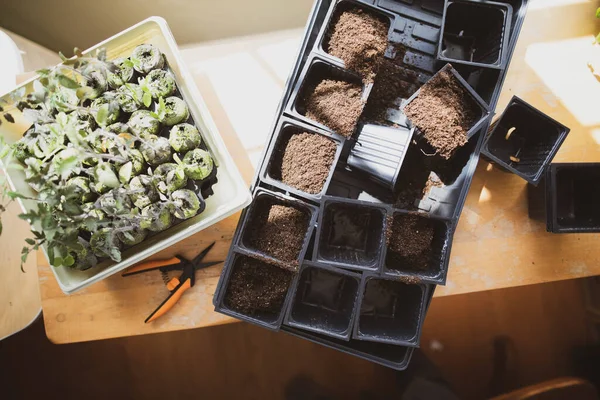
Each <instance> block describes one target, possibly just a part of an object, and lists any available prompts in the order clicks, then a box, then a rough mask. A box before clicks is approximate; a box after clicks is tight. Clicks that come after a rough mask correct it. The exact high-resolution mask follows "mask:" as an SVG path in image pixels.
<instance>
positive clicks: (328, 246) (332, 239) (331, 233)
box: [313, 196, 387, 272]
mask: <svg viewBox="0 0 600 400" xmlns="http://www.w3.org/2000/svg"><path fill="white" fill-rule="evenodd" d="M386 215H387V209H386V208H385V207H382V206H381V205H377V204H373V203H370V202H364V201H358V200H349V199H342V198H337V197H329V196H324V197H323V198H322V201H321V209H320V212H319V222H318V229H317V236H316V239H315V249H314V255H313V259H314V260H315V261H318V262H322V263H326V264H329V265H335V266H337V267H340V268H346V269H351V270H357V271H377V272H378V271H380V269H381V256H382V254H383V245H384V242H385V229H386Z"/></svg>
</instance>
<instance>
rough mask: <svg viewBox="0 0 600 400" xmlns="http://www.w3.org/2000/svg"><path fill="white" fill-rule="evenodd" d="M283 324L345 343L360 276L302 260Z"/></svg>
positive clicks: (348, 333)
mask: <svg viewBox="0 0 600 400" xmlns="http://www.w3.org/2000/svg"><path fill="white" fill-rule="evenodd" d="M298 274H299V277H298V281H297V286H296V287H295V288H294V291H293V294H292V301H291V304H290V307H289V309H288V311H287V314H286V316H285V320H284V323H285V324H286V325H288V326H292V327H295V328H301V329H305V330H307V331H312V332H316V333H320V334H322V335H327V336H331V337H335V338H338V339H342V340H349V339H350V335H351V334H352V324H353V322H354V315H355V308H356V300H357V298H358V287H359V285H360V274H357V273H353V272H349V271H345V270H343V269H338V268H333V267H329V266H327V265H323V264H317V263H312V262H308V261H305V262H304V264H303V265H302V268H301V269H300V271H299V273H298Z"/></svg>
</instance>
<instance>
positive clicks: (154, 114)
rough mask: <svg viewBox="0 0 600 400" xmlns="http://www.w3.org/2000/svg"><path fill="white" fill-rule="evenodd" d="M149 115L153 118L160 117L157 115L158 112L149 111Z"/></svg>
mask: <svg viewBox="0 0 600 400" xmlns="http://www.w3.org/2000/svg"><path fill="white" fill-rule="evenodd" d="M150 115H151V116H152V117H153V118H156V119H160V117H159V116H158V114H157V113H155V112H153V111H150Z"/></svg>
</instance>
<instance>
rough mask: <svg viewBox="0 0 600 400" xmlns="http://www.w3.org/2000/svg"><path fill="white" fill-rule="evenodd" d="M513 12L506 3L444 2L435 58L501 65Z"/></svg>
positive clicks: (505, 54) (505, 53)
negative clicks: (440, 31)
mask: <svg viewBox="0 0 600 400" xmlns="http://www.w3.org/2000/svg"><path fill="white" fill-rule="evenodd" d="M512 13H513V9H512V6H511V5H510V4H506V3H499V2H495V1H486V0H480V1H460V0H459V1H455V0H448V1H446V5H445V7H444V17H443V23H442V34H441V35H440V40H439V43H438V59H439V60H442V61H446V62H452V63H462V64H467V65H472V66H478V67H490V68H504V67H505V65H506V62H507V50H508V44H509V43H508V42H509V37H510V24H511V20H512Z"/></svg>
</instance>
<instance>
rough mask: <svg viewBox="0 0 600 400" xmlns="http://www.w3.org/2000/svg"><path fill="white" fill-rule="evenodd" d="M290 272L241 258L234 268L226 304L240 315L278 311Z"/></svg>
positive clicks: (291, 274) (281, 304)
mask: <svg viewBox="0 0 600 400" xmlns="http://www.w3.org/2000/svg"><path fill="white" fill-rule="evenodd" d="M292 277H293V273H292V272H291V271H287V270H285V269H282V268H279V267H276V266H274V265H271V264H267V263H265V262H263V261H259V260H255V259H253V258H249V257H243V258H242V259H241V260H240V261H239V262H238V265H236V267H235V268H234V270H233V273H232V275H231V280H230V282H229V287H228V288H227V294H226V296H225V305H226V306H227V307H229V308H231V309H232V310H234V311H238V312H241V313H243V314H254V313H259V312H262V313H264V312H268V313H275V314H277V313H279V312H280V310H281V308H282V307H283V303H284V300H285V296H286V294H287V291H288V288H289V286H290V282H291V281H292Z"/></svg>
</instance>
